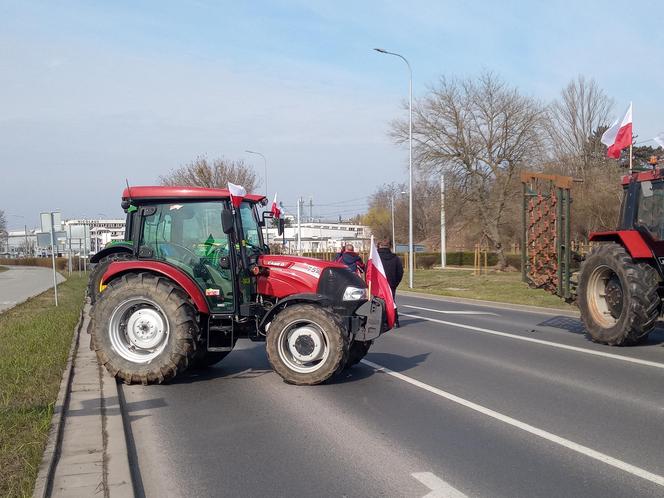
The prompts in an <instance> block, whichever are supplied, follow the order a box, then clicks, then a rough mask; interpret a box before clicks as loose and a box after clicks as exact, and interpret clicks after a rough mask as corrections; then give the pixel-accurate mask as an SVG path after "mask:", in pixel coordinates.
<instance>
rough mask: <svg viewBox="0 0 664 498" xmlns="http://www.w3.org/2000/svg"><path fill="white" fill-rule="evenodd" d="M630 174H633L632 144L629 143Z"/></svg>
mask: <svg viewBox="0 0 664 498" xmlns="http://www.w3.org/2000/svg"><path fill="white" fill-rule="evenodd" d="M629 174H630V175H631V174H632V144H629Z"/></svg>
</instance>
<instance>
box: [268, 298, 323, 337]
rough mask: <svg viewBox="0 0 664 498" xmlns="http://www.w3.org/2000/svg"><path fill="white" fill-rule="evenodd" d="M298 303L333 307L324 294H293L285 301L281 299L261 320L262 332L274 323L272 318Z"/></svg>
mask: <svg viewBox="0 0 664 498" xmlns="http://www.w3.org/2000/svg"><path fill="white" fill-rule="evenodd" d="M296 303H310V304H317V305H319V306H324V307H326V306H331V305H332V301H331V300H330V298H329V297H327V296H325V295H323V294H314V293H311V292H302V293H300V294H292V295H290V296H288V297H285V298H283V299H280V300H279V301H278V302H277V303H276V304H275V305H274V306H272V307H271V308H270V309H269V311H268V312H267V313H265V316H263V319H262V320H261V323H260V325H259V329H260V330H264V327H265V325H266V324H268V323H270V322H271V321H272V318H274V315H276V314H277V313H278V312H279V311H281V310H282V309H284V308H285V307H286V306H288V305H290V304H296Z"/></svg>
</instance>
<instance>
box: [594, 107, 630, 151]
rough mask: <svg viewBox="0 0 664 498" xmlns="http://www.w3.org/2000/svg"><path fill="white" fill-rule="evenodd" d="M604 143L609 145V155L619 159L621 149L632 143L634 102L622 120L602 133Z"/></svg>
mask: <svg viewBox="0 0 664 498" xmlns="http://www.w3.org/2000/svg"><path fill="white" fill-rule="evenodd" d="M601 141H602V143H603V144H604V145H606V146H607V147H608V150H607V151H606V155H607V157H612V158H614V159H618V158H619V157H620V151H621V150H623V149H624V148H625V147H629V146H630V145H631V144H632V103H631V102H630V103H629V107H628V108H627V112H625V116H623V118H622V120H617V121H616V122H615V123H613V125H611V128H609V129H608V130H606V131H605V132H604V134H603V135H602V139H601Z"/></svg>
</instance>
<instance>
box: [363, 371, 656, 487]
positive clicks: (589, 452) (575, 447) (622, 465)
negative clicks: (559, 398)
mask: <svg viewBox="0 0 664 498" xmlns="http://www.w3.org/2000/svg"><path fill="white" fill-rule="evenodd" d="M362 363H364V364H365V365H368V366H370V367H371V368H374V369H375V370H377V371H379V372H383V373H386V374H388V375H391V376H392V377H396V378H397V379H399V380H402V381H404V382H407V383H408V384H411V385H413V386H415V387H419V388H420V389H424V390H425V391H428V392H430V393H433V394H435V395H437V396H440V397H442V398H445V399H447V400H449V401H452V402H454V403H457V404H459V405H462V406H465V407H466V408H470V409H471V410H474V411H476V412H478V413H481V414H483V415H486V416H488V417H491V418H493V419H496V420H499V421H500V422H504V423H505V424H508V425H511V426H512V427H516V428H517V429H521V430H523V431H526V432H528V433H530V434H533V435H535V436H538V437H540V438H542V439H546V440H547V441H550V442H552V443H555V444H558V445H560V446H563V447H565V448H567V449H570V450H572V451H575V452H577V453H580V454H582V455H585V456H587V457H590V458H592V459H594V460H599V461H600V462H604V463H605V464H607V465H610V466H612V467H615V468H617V469H620V470H623V471H625V472H628V473H630V474H632V475H634V476H637V477H640V478H641V479H645V480H646V481H650V482H652V483H654V484H657V485H659V486H664V476H661V475H658V474H654V473H652V472H649V471H647V470H645V469H642V468H640V467H637V466H635V465H632V464H629V463H627V462H623V461H622V460H618V459H617V458H614V457H612V456H609V455H606V454H604V453H601V452H599V451H596V450H593V449H592V448H588V447H587V446H583V445H581V444H578V443H575V442H574V441H570V440H569V439H565V438H563V437H560V436H557V435H555V434H552V433H551V432H548V431H545V430H543V429H538V428H537V427H534V426H532V425H530V424H527V423H525V422H521V421H520V420H517V419H515V418H512V417H509V416H507V415H503V414H502V413H499V412H497V411H494V410H492V409H490V408H486V407H484V406H482V405H478V404H477V403H473V402H472V401H468V400H467V399H464V398H460V397H459V396H456V395H454V394H452V393H448V392H447V391H443V390H442V389H438V388H437V387H433V386H430V385H429V384H425V383H424V382H420V381H419V380H416V379H413V378H412V377H408V376H407V375H404V374H401V373H399V372H395V371H394V370H390V369H389V368H387V367H384V366H382V365H378V364H377V363H374V362H372V361H369V360H362Z"/></svg>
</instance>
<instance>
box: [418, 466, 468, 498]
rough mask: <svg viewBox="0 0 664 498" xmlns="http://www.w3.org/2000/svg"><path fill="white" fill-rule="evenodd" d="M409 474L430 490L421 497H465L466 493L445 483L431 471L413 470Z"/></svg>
mask: <svg viewBox="0 0 664 498" xmlns="http://www.w3.org/2000/svg"><path fill="white" fill-rule="evenodd" d="M411 476H413V477H414V478H415V479H417V480H418V481H420V482H421V483H422V484H424V485H425V486H426V487H427V488H429V489H430V490H431V492H429V493H427V494H425V495H424V497H423V498H466V495H464V494H463V493H462V492H461V491H459V490H458V489H456V488H453V487H452V486H450V485H449V484H447V483H446V482H445V481H443V480H442V479H441V478H440V477H438V476H437V475H436V474H432V473H431V472H415V473H413V474H411Z"/></svg>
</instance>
